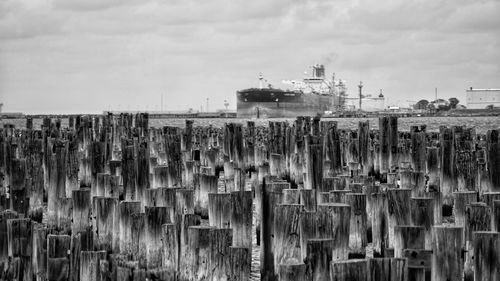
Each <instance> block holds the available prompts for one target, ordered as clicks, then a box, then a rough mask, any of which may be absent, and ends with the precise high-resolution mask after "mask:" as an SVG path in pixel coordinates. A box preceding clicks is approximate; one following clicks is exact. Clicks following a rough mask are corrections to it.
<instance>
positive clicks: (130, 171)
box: [122, 145, 137, 200]
mask: <svg viewBox="0 0 500 281" xmlns="http://www.w3.org/2000/svg"><path fill="white" fill-rule="evenodd" d="M122 178H123V179H122V181H123V194H124V198H125V200H136V199H137V195H136V185H137V179H136V178H137V168H136V163H135V155H134V146H133V145H123V147H122Z"/></svg>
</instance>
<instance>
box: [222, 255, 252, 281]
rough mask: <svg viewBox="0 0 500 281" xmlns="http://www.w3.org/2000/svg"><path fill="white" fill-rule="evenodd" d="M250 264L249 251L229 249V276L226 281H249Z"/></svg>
mask: <svg viewBox="0 0 500 281" xmlns="http://www.w3.org/2000/svg"><path fill="white" fill-rule="evenodd" d="M251 263H252V251H251V249H248V248H244V247H230V248H229V266H230V275H229V278H228V279H227V280H228V281H240V280H241V281H249V280H250V269H251Z"/></svg>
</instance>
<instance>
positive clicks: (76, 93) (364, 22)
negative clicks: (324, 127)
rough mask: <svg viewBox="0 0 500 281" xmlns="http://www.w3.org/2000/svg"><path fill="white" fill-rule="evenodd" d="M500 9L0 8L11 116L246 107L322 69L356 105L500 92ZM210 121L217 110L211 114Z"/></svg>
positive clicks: (450, 1) (340, 2) (447, 5)
mask: <svg viewBox="0 0 500 281" xmlns="http://www.w3.org/2000/svg"><path fill="white" fill-rule="evenodd" d="M499 14H500V1H499V0H404V1H403V0H398V1H394V0H384V1H373V0H353V1H351V0H349V1H348V0H296V1H285V0H273V1H270V0H252V1H249V0H210V1H205V0H156V1H155V0H151V1H149V0H148V1H146V0H0V102H3V103H4V111H22V112H26V113H76V112H84V113H91V112H101V111H102V110H108V109H115V110H118V109H121V110H125V109H130V110H137V109H139V110H145V109H148V110H155V109H160V108H161V105H160V101H161V96H162V94H163V96H164V109H168V110H182V109H187V108H190V107H191V108H194V109H199V108H200V105H203V107H205V104H206V99H207V98H209V103H210V109H211V110H212V109H216V108H223V101H224V100H225V99H227V100H228V101H229V102H230V104H231V105H230V106H231V107H233V108H235V107H236V104H235V103H236V99H235V92H236V90H238V89H242V88H248V87H251V86H257V85H258V80H257V76H258V73H259V72H263V74H264V75H265V77H266V79H268V80H269V81H270V82H271V83H273V84H276V85H279V82H280V81H281V80H282V79H300V78H301V77H302V76H303V73H304V71H308V67H309V66H310V65H312V64H314V63H323V64H325V66H326V71H327V73H328V75H331V73H332V72H335V73H336V76H337V77H341V78H343V79H345V80H346V81H347V85H348V87H349V90H350V93H352V94H355V92H356V85H357V84H358V83H359V81H360V80H362V81H363V83H364V85H365V87H364V89H365V93H372V94H376V93H378V92H379V89H383V92H384V94H385V95H386V97H387V98H388V99H389V101H390V103H394V104H395V103H405V102H406V101H408V100H410V101H411V100H418V99H419V98H432V97H433V96H434V89H435V88H436V87H437V88H438V95H439V96H440V97H443V98H449V97H451V96H456V97H458V98H459V99H460V100H462V101H464V97H465V89H466V88H468V87H470V86H472V87H477V88H500V67H499V62H500V16H499ZM204 109H205V108H204Z"/></svg>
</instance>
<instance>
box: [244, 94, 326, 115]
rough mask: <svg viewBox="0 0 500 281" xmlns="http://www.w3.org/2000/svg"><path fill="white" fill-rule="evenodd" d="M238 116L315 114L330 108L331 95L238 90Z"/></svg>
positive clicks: (322, 112)
mask: <svg viewBox="0 0 500 281" xmlns="http://www.w3.org/2000/svg"><path fill="white" fill-rule="evenodd" d="M236 95H237V116H238V117H239V118H293V117H297V116H315V115H317V114H320V115H322V114H324V113H325V111H329V110H331V109H332V100H333V99H332V97H331V96H327V95H316V94H304V93H301V92H291V91H283V90H279V89H249V90H243V91H238V92H237V93H236Z"/></svg>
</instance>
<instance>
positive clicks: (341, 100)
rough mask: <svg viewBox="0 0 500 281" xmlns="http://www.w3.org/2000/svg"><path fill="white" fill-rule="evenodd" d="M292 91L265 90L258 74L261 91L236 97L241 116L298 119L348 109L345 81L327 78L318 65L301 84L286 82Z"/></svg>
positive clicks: (251, 89)
mask: <svg viewBox="0 0 500 281" xmlns="http://www.w3.org/2000/svg"><path fill="white" fill-rule="evenodd" d="M282 83H284V84H288V85H291V86H292V89H291V90H282V89H277V88H273V87H272V86H271V85H268V87H264V86H263V84H264V77H263V75H262V74H260V75H259V88H250V89H245V90H240V91H238V92H237V93H236V95H237V114H238V117H244V118H249V117H257V118H259V117H261V118H275V117H295V116H300V115H317V114H320V115H323V114H325V112H337V111H342V110H344V109H345V101H346V97H347V94H346V90H347V88H346V86H345V81H343V80H340V79H339V80H336V79H335V74H333V75H332V78H331V79H327V78H326V77H325V67H324V66H323V65H320V64H316V65H314V66H313V67H312V75H311V76H306V77H304V78H303V79H302V81H297V80H283V81H282Z"/></svg>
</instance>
